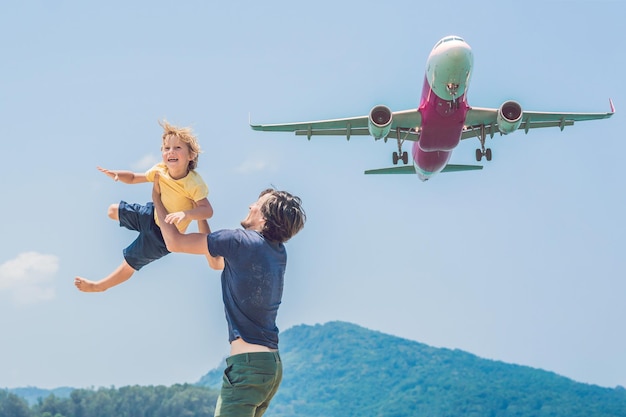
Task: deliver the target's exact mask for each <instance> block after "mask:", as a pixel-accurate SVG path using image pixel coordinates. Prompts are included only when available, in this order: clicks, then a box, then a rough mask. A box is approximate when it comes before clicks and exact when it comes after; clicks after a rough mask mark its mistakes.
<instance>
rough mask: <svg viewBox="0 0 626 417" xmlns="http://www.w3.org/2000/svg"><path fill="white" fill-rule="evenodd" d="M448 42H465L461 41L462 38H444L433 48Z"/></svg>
mask: <svg viewBox="0 0 626 417" xmlns="http://www.w3.org/2000/svg"><path fill="white" fill-rule="evenodd" d="M450 41H461V42H465V40H463V38H460V37H458V36H448V37H446V38H443V39H442V40H440V41H439V42H437V45H435V48H436V47H438V46H439V45H441V44H442V43H444V42H450Z"/></svg>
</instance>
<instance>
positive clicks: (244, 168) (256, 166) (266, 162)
mask: <svg viewBox="0 0 626 417" xmlns="http://www.w3.org/2000/svg"><path fill="white" fill-rule="evenodd" d="M275 169H276V166H275V164H274V163H273V162H272V161H271V160H270V158H263V157H259V156H258V155H257V156H256V157H254V158H248V159H246V160H245V161H243V162H242V163H241V164H239V165H238V166H237V167H236V168H235V171H236V172H239V173H241V174H249V173H252V172H260V171H265V170H275Z"/></svg>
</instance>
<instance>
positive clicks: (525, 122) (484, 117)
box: [461, 101, 615, 139]
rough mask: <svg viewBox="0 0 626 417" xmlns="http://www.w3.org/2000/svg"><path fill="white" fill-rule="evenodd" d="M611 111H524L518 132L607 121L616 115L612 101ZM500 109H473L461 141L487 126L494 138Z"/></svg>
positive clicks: (468, 113)
mask: <svg viewBox="0 0 626 417" xmlns="http://www.w3.org/2000/svg"><path fill="white" fill-rule="evenodd" d="M610 105H611V111H610V112H607V113H557V112H537V111H523V114H522V122H521V124H520V125H519V127H518V130H524V132H525V133H528V131H529V130H530V129H537V128H542V127H559V128H560V129H561V130H563V129H564V128H565V126H571V125H573V124H574V122H582V121H586V120H597V119H607V118H609V117H611V116H613V114H614V113H615V107H614V106H613V102H612V101H610ZM497 116H498V109H490V108H481V107H471V108H470V109H469V110H468V112H467V116H466V118H465V128H464V129H463V133H462V134H461V139H468V138H474V137H476V136H477V135H478V134H479V133H480V130H481V128H482V126H485V132H486V133H487V134H489V135H490V137H493V135H494V134H496V133H498V132H499V130H498V123H497Z"/></svg>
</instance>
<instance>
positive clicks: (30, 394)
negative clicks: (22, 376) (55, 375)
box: [8, 387, 74, 405]
mask: <svg viewBox="0 0 626 417" xmlns="http://www.w3.org/2000/svg"><path fill="white" fill-rule="evenodd" d="M8 391H9V392H11V393H13V394H15V395H17V396H18V397H21V398H23V399H25V400H26V402H28V404H30V405H33V404H35V403H36V402H37V400H38V399H40V398H46V397H47V396H49V395H54V396H56V397H59V398H69V396H70V394H71V393H72V391H74V388H69V387H61V388H55V389H43V388H36V387H23V388H12V389H10V390H8Z"/></svg>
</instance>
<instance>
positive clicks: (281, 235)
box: [259, 188, 306, 243]
mask: <svg viewBox="0 0 626 417" xmlns="http://www.w3.org/2000/svg"><path fill="white" fill-rule="evenodd" d="M266 194H270V196H269V197H268V198H267V199H266V200H265V202H264V204H263V206H262V207H261V213H263V217H265V226H264V227H263V236H264V237H265V238H266V239H268V240H271V241H274V242H281V243H282V242H286V241H288V240H289V239H291V238H292V237H293V236H294V235H295V234H296V233H298V232H299V231H300V230H302V228H303V227H304V223H305V222H306V213H305V212H304V210H303V209H302V201H301V200H300V197H296V196H294V195H291V194H289V193H288V192H287V191H278V190H274V189H272V188H268V189H267V190H264V191H263V192H261V195H260V196H259V197H261V196H264V195H266Z"/></svg>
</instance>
